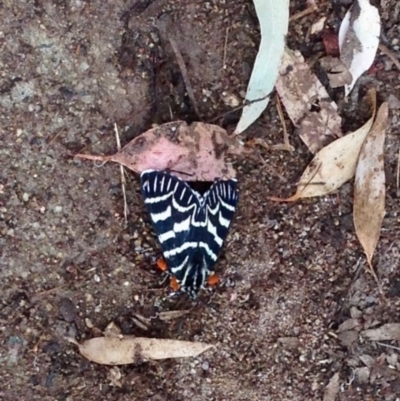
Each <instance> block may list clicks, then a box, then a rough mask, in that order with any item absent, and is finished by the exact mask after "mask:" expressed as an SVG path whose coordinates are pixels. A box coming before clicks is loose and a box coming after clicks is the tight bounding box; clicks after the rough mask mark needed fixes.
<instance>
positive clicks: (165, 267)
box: [157, 258, 168, 272]
mask: <svg viewBox="0 0 400 401" xmlns="http://www.w3.org/2000/svg"><path fill="white" fill-rule="evenodd" d="M157 267H158V268H159V269H160V270H161V271H162V272H166V271H168V265H167V262H166V261H165V260H164V259H163V258H159V259H157Z"/></svg>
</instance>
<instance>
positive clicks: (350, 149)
mask: <svg viewBox="0 0 400 401" xmlns="http://www.w3.org/2000/svg"><path fill="white" fill-rule="evenodd" d="M370 97H371V101H372V106H373V107H372V108H373V113H372V117H371V118H370V119H369V120H368V121H367V122H366V123H365V124H364V125H363V126H362V127H361V128H359V129H358V130H356V131H355V132H353V133H351V134H347V135H345V136H344V137H342V138H339V139H337V140H336V141H334V142H332V143H331V144H329V145H328V146H326V147H324V148H323V149H321V150H320V151H319V152H318V154H317V155H316V156H315V157H314V159H313V160H312V161H311V163H310V164H309V165H308V166H307V168H306V169H305V171H304V173H303V175H302V176H301V178H300V182H299V184H298V186H297V191H296V193H295V194H294V195H293V196H291V197H290V198H287V199H282V198H277V197H270V198H269V199H271V200H275V201H286V202H294V201H296V200H298V199H301V198H310V197H314V196H323V195H327V194H329V193H331V192H333V191H335V190H336V189H338V188H340V187H341V186H342V185H343V184H344V183H345V182H347V181H349V180H350V179H351V178H353V177H354V174H355V171H356V166H357V160H358V155H359V153H360V149H361V146H362V144H363V142H364V139H365V138H366V136H367V134H368V132H369V131H370V130H371V127H372V124H373V121H374V117H375V107H376V93H375V92H373V93H371V94H370Z"/></svg>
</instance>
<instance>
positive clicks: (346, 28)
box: [339, 0, 381, 96]
mask: <svg viewBox="0 0 400 401" xmlns="http://www.w3.org/2000/svg"><path fill="white" fill-rule="evenodd" d="M380 30H381V21H380V16H379V12H378V9H377V8H376V7H374V6H372V5H371V4H370V2H369V0H355V1H354V3H353V5H352V6H351V8H350V9H349V11H348V12H347V13H346V15H345V17H344V19H343V21H342V24H341V25H340V29H339V48H340V59H341V60H342V61H343V63H344V65H345V66H346V67H347V68H348V70H349V71H350V73H351V75H352V82H351V83H350V84H347V85H345V95H346V96H347V95H348V94H349V93H350V92H351V90H352V89H353V87H354V85H355V83H356V81H357V79H358V78H359V77H360V76H361V75H362V74H363V73H364V72H365V71H367V70H368V69H369V68H370V67H371V65H372V63H373V62H374V59H375V55H376V51H377V50H378V46H379V34H380Z"/></svg>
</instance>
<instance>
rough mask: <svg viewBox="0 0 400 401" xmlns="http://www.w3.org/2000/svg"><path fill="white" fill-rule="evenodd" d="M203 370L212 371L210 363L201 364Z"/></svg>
mask: <svg viewBox="0 0 400 401" xmlns="http://www.w3.org/2000/svg"><path fill="white" fill-rule="evenodd" d="M201 368H202V369H203V370H206V371H207V370H208V369H210V364H209V362H208V361H205V362H203V363H202V364H201Z"/></svg>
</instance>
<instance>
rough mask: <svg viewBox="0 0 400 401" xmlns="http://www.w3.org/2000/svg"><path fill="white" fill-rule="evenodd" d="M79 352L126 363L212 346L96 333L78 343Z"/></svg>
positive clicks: (95, 358) (186, 354) (196, 351)
mask: <svg viewBox="0 0 400 401" xmlns="http://www.w3.org/2000/svg"><path fill="white" fill-rule="evenodd" d="M68 340H69V341H70V342H72V343H74V344H75V345H77V346H78V348H79V351H80V353H81V354H82V355H83V356H84V357H85V358H87V359H89V360H90V361H92V362H96V363H99V364H101V365H127V364H130V363H135V362H137V361H140V360H157V359H168V358H188V357H196V356H197V355H199V354H201V353H203V352H204V351H207V350H208V349H210V348H213V347H214V346H213V345H211V344H204V343H200V342H190V341H178V340H168V339H157V338H145V337H134V336H123V337H121V338H117V337H96V338H92V339H90V340H87V341H84V342H83V343H82V344H79V343H78V342H76V341H75V340H73V339H68Z"/></svg>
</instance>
